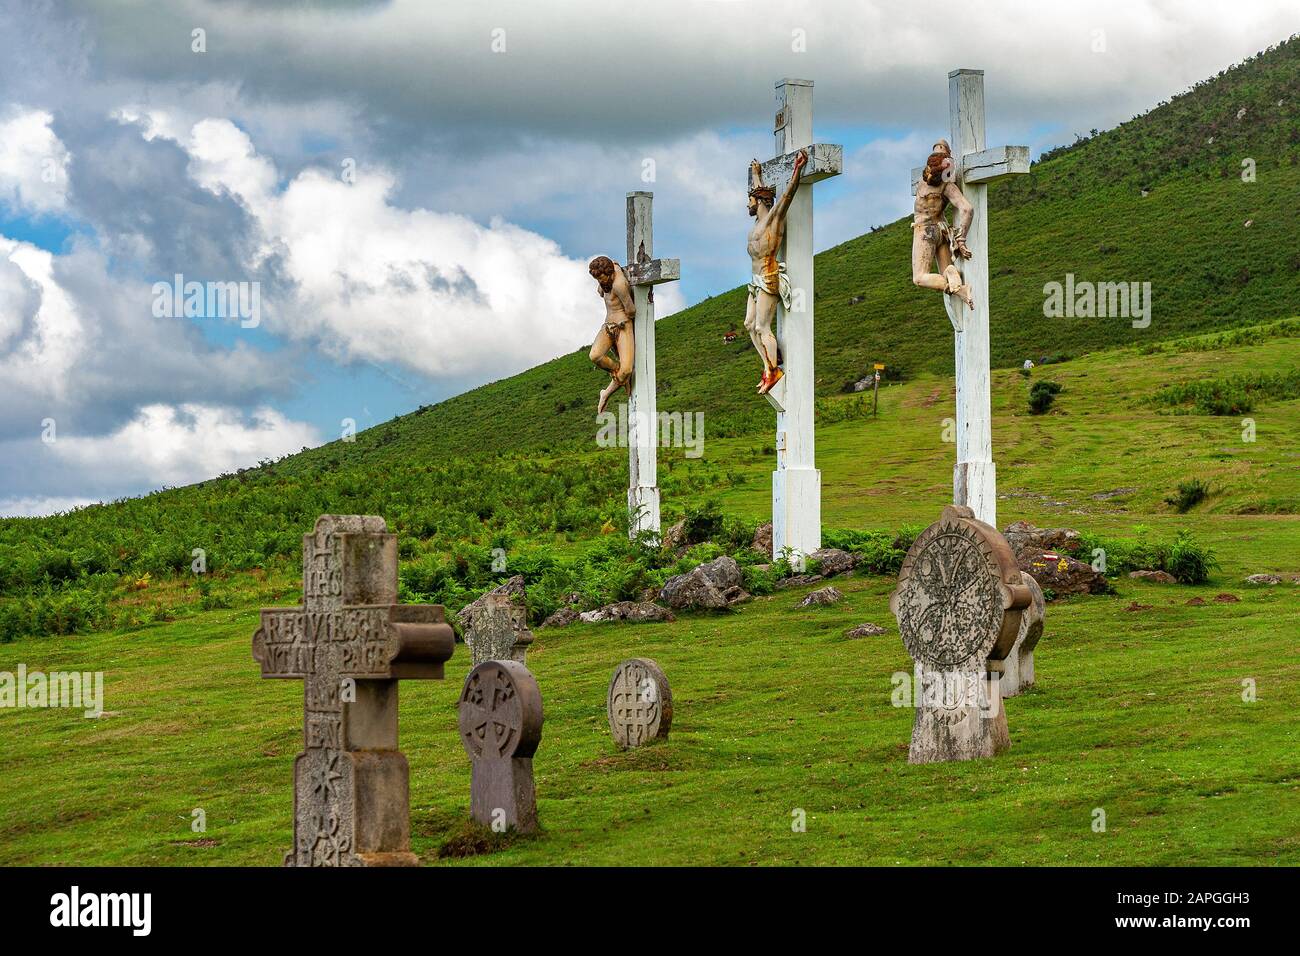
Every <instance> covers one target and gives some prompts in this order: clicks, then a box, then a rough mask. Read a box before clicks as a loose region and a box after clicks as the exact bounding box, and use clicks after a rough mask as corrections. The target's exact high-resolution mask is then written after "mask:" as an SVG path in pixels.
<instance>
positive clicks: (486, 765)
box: [459, 661, 542, 833]
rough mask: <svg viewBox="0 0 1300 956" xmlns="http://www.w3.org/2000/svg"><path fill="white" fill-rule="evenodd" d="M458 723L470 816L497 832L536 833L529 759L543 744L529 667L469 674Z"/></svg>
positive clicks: (507, 665) (489, 666)
mask: <svg viewBox="0 0 1300 956" xmlns="http://www.w3.org/2000/svg"><path fill="white" fill-rule="evenodd" d="M459 724H460V737H461V743H463V744H464V745H465V752H466V753H468V754H469V758H470V763H471V771H470V773H471V778H470V816H471V817H472V818H473V819H475V820H477V821H478V822H479V823H482V824H483V825H485V826H489V827H491V828H492V829H493V830H494V831H496V832H499V833H501V832H505V831H506V830H507V829H509V828H511V827H513V828H515V829H516V830H518V831H520V832H521V833H532V832H534V831H536V829H537V793H536V790H535V789H534V787H533V754H535V753H536V752H537V745H538V744H539V743H541V740H542V694H541V691H540V690H538V688H537V681H536V680H535V679H534V678H533V675H532V674H530V673H529V672H528V668H526V667H524V665H523V664H520V663H517V662H515V661H486V662H484V663H482V664H479V665H478V666H477V667H475V668H474V669H473V670H472V671H470V672H469V676H467V677H466V678H465V686H464V688H463V689H462V690H461V694H460V707H459Z"/></svg>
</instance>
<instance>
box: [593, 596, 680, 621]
mask: <svg viewBox="0 0 1300 956" xmlns="http://www.w3.org/2000/svg"><path fill="white" fill-rule="evenodd" d="M578 616H579V618H581V619H582V620H583V621H586V622H587V623H589V624H598V623H600V622H602V621H630V622H632V623H634V624H640V623H644V622H647V621H675V620H677V618H675V617H674V616H673V612H672V611H670V610H668V608H666V607H663V606H661V605H659V604H654V603H653V602H650V601H619V602H618V603H617V604H606V605H605V606H604V607H598V608H596V610H594V611H583V612H582V613H581V614H580V615H578Z"/></svg>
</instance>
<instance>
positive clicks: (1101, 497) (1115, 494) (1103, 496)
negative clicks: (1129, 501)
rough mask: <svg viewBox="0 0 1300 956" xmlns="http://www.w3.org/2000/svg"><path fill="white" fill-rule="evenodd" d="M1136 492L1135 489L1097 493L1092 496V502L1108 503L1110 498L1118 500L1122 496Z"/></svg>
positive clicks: (1119, 489) (1118, 489)
mask: <svg viewBox="0 0 1300 956" xmlns="http://www.w3.org/2000/svg"><path fill="white" fill-rule="evenodd" d="M1135 491H1137V489H1136V488H1116V489H1114V490H1113V491H1099V492H1097V493H1096V494H1095V495H1093V496H1092V500H1093V501H1109V500H1110V499H1111V498H1119V497H1121V496H1123V495H1131V494H1133V492H1135Z"/></svg>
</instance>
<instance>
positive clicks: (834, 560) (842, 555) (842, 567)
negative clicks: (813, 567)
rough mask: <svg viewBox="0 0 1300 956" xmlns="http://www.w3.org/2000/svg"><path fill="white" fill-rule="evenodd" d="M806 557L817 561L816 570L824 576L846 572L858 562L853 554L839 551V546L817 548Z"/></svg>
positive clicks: (828, 576) (830, 576)
mask: <svg viewBox="0 0 1300 956" xmlns="http://www.w3.org/2000/svg"><path fill="white" fill-rule="evenodd" d="M808 557H810V558H812V559H813V560H814V561H816V562H817V568H818V571H819V572H820V573H821V575H822V577H824V578H833V577H834V576H835V575H837V574H846V573H848V572H849V571H852V570H853V568H854V566H855V565H856V564H857V563H858V562H857V559H856V558H854V557H853V555H851V554H849V553H848V552H847V551H841V550H840V549H839V548H818V549H817V550H816V551H814V552H813V553H812V554H810V555H808Z"/></svg>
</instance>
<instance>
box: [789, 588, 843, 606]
mask: <svg viewBox="0 0 1300 956" xmlns="http://www.w3.org/2000/svg"><path fill="white" fill-rule="evenodd" d="M842 600H844V595H843V594H841V593H840V590H839V588H833V587H826V588H818V589H817V590H816V591H810V592H809V593H808V595H807V596H806V597H804V599H803V600H802V601H800V602H799V604H798V606H799V607H825V606H826V605H827V604H835V603H836V602H838V601H842Z"/></svg>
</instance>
